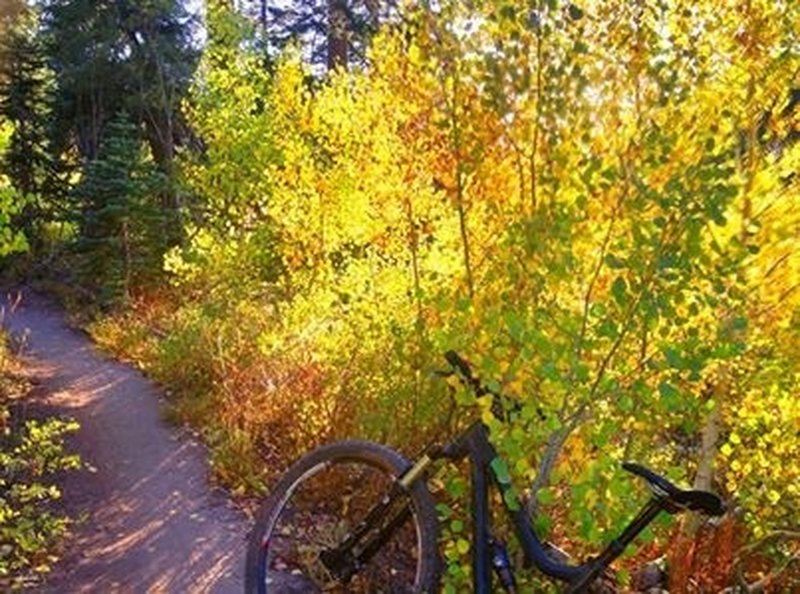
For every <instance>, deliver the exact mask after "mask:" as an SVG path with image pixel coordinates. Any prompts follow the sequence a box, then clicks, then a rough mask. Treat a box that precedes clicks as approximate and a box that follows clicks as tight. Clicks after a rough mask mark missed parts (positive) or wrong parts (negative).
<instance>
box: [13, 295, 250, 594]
mask: <svg viewBox="0 0 800 594" xmlns="http://www.w3.org/2000/svg"><path fill="white" fill-rule="evenodd" d="M23 304H24V305H26V306H23V307H19V308H17V310H16V311H15V313H14V314H13V315H11V316H8V317H7V319H6V324H7V325H8V327H9V329H10V330H11V331H12V332H25V333H26V334H27V336H28V337H29V344H28V345H27V347H26V352H25V355H24V357H25V360H26V361H27V362H28V363H29V372H30V373H31V375H32V376H33V377H34V378H35V380H36V382H37V384H38V385H37V387H36V390H35V392H34V395H33V398H34V401H33V402H32V404H31V406H38V407H40V408H41V409H42V410H43V411H50V412H52V411H58V412H59V413H61V414H67V415H70V416H73V417H75V418H76V419H77V420H78V421H79V422H80V423H81V425H82V428H81V431H80V432H79V433H78V434H77V435H76V436H74V438H72V439H71V442H72V443H73V445H74V446H75V447H76V448H77V449H78V450H79V451H80V452H81V454H82V456H83V458H84V462H85V464H86V467H85V468H84V469H82V470H80V471H79V472H77V473H75V474H73V475H69V476H66V477H65V479H64V480H65V492H66V500H65V506H66V507H67V508H68V511H70V512H71V513H72V514H73V515H75V516H77V517H80V516H84V517H83V519H81V520H79V521H78V522H77V524H76V525H75V526H74V528H73V532H74V536H73V537H72V539H70V541H69V544H68V547H67V551H66V553H65V566H66V567H69V584H70V588H69V591H70V592H92V593H94V592H117V591H118V592H186V591H192V592H215V591H226V590H225V588H226V587H227V588H230V584H232V583H236V580H237V579H238V578H237V574H238V572H239V570H240V567H239V565H240V564H241V562H242V555H243V546H244V538H245V536H246V532H247V530H246V528H245V527H244V523H243V520H242V518H241V516H240V515H239V513H238V512H236V511H234V510H233V508H232V507H231V506H230V504H229V503H228V502H227V500H226V498H225V496H224V495H223V494H222V493H221V492H216V491H212V490H210V488H209V485H208V482H207V478H208V468H207V465H206V463H205V449H204V448H203V447H202V446H200V445H199V444H198V443H197V442H196V441H194V440H192V439H191V438H189V437H188V436H186V435H180V434H179V433H178V432H177V430H175V429H170V428H169V427H168V426H167V425H166V424H165V423H164V421H163V420H162V419H161V415H160V412H159V405H158V393H157V391H156V389H155V388H154V386H153V385H152V384H150V383H149V382H147V381H146V380H145V379H144V378H143V377H142V376H141V375H140V374H139V373H138V372H136V371H134V370H131V369H130V368H127V367H125V366H123V365H120V364H118V363H115V362H113V361H110V360H108V359H105V358H104V357H102V356H100V355H99V354H98V353H97V352H96V351H95V350H94V349H93V348H92V347H91V345H90V343H89V342H88V341H87V339H86V337H85V336H82V335H79V334H77V333H75V332H73V331H72V330H69V329H68V328H67V327H66V326H65V325H64V324H63V320H62V319H61V317H60V316H59V315H57V310H54V309H53V308H52V306H50V305H47V304H46V303H44V302H42V301H40V300H39V298H37V297H36V296H33V295H32V296H30V297H29V298H26V299H25V300H24V301H23ZM40 311H41V312H43V313H44V314H46V315H39V312H40ZM58 580H59V575H58V573H56V575H55V576H54V579H53V586H52V591H53V592H62V591H63V589H62V586H60V585H57V584H59V581H58ZM225 584H228V586H225ZM220 588H222V590H220ZM48 591H50V590H48ZM227 591H230V589H228V590H227Z"/></svg>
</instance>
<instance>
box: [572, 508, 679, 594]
mask: <svg viewBox="0 0 800 594" xmlns="http://www.w3.org/2000/svg"><path fill="white" fill-rule="evenodd" d="M663 510H664V500H663V499H660V498H658V497H652V498H651V499H650V501H648V502H647V503H646V504H645V506H644V507H643V508H642V510H641V511H640V512H639V513H638V514H637V515H636V517H635V518H633V520H631V521H630V523H629V524H628V525H627V526H626V527H625V530H623V531H622V534H620V535H619V536H618V537H617V538H615V539H614V540H612V541H611V542H610V543H608V545H607V546H606V548H605V549H603V552H602V553H600V554H599V555H598V556H597V557H595V558H594V559H592V560H590V561H589V562H587V564H586V565H587V566H588V567H589V570H588V571H587V572H586V573H585V574H584V575H582V576H581V577H580V578H579V579H578V580H577V581H575V582H573V583H571V584H570V585H569V588H567V590H566V591H565V594H577V593H578V592H583V591H584V589H585V588H586V587H587V586H588V585H589V584H591V583H592V582H593V581H594V579H595V578H596V577H597V576H599V575H600V574H601V573H603V571H605V569H606V567H608V566H609V565H611V563H612V562H613V561H614V559H616V558H617V557H619V556H620V555H621V554H622V552H623V551H624V550H625V547H627V546H628V545H629V544H630V543H631V541H632V540H633V539H634V538H636V537H637V536H638V535H639V533H640V532H641V531H642V530H644V529H645V528H647V526H648V524H650V522H652V521H653V519H654V518H655V517H656V516H657V515H658V514H660V513H661V512H662V511H663Z"/></svg>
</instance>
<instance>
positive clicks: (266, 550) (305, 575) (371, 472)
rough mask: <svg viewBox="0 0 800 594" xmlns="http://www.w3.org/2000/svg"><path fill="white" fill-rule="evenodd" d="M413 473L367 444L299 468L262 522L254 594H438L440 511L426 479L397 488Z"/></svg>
mask: <svg viewBox="0 0 800 594" xmlns="http://www.w3.org/2000/svg"><path fill="white" fill-rule="evenodd" d="M408 467H409V463H408V461H407V460H406V459H405V458H403V457H402V456H401V455H400V454H398V453H397V452H395V451H394V450H391V449H389V448H387V447H384V446H381V445H378V444H374V443H370V442H363V441H343V442H339V443H334V444H331V445H328V446H324V447H321V448H319V449H317V450H315V451H313V452H311V453H310V454H308V455H306V456H305V457H303V458H301V459H300V460H299V461H297V462H296V463H295V464H294V465H293V466H291V467H290V468H289V470H288V471H287V472H286V474H285V475H284V476H283V478H281V480H280V481H279V482H278V484H277V485H276V487H275V489H274V490H273V492H272V494H271V495H270V496H269V498H268V499H267V501H266V502H265V503H264V505H263V506H262V508H261V510H260V511H259V513H258V515H257V517H256V524H255V526H254V528H253V530H252V532H251V533H250V539H249V543H248V549H247V568H246V577H245V590H246V592H247V593H248V594H291V593H298V594H299V593H301V592H302V593H303V594H306V593H313V592H334V593H339V592H348V593H350V592H352V593H387V594H388V593H397V594H401V593H427V594H434V593H435V592H436V591H437V587H436V584H437V583H438V578H439V556H438V545H437V541H438V524H437V519H436V511H435V509H434V503H433V498H432V497H431V495H430V493H429V491H428V489H427V487H426V485H425V484H424V482H423V481H418V482H417V483H416V484H414V485H413V486H412V487H411V489H409V490H408V491H404V490H402V489H400V488H399V487H397V486H396V484H395V479H396V478H397V477H398V476H399V475H401V474H402V473H403V472H404V471H405V470H406V469H407V468H408ZM370 512H371V513H370ZM356 537H357V538H356ZM352 541H355V542H352Z"/></svg>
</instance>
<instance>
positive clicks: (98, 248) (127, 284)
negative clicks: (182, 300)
mask: <svg viewBox="0 0 800 594" xmlns="http://www.w3.org/2000/svg"><path fill="white" fill-rule="evenodd" d="M162 180H163V176H161V175H159V173H158V172H157V170H156V168H155V166H154V165H153V163H152V161H148V160H147V159H146V157H145V151H144V150H143V144H142V135H141V130H140V128H139V127H138V126H137V125H136V124H134V123H133V122H132V121H131V118H130V116H129V115H128V114H127V112H124V111H123V112H120V113H119V114H117V115H116V116H115V117H114V118H113V119H112V120H111V122H109V124H108V125H107V127H106V129H105V131H104V139H103V141H102V142H101V144H100V147H99V149H98V156H97V158H96V159H94V160H93V161H91V162H90V163H89V164H88V165H87V167H86V170H85V172H84V177H83V180H82V181H81V183H80V185H79V186H78V187H77V188H76V192H75V196H76V198H77V200H78V203H79V205H80V207H81V211H82V216H81V225H80V238H79V244H78V247H79V250H80V252H81V253H82V255H83V260H82V269H81V276H82V280H83V281H84V282H85V283H86V284H88V285H90V287H91V288H92V289H93V290H94V291H95V294H97V295H99V301H100V302H101V303H102V304H105V305H110V304H113V303H117V302H120V301H122V302H124V301H127V299H128V298H129V297H130V294H131V289H132V287H134V286H139V285H141V284H143V283H145V282H147V281H148V280H152V278H153V276H154V275H158V271H159V270H160V269H161V257H162V255H163V253H164V250H165V238H164V236H163V233H162V225H163V212H162V211H161V209H160V205H159V204H158V203H157V199H154V196H158V192H159V190H160V187H161V184H162Z"/></svg>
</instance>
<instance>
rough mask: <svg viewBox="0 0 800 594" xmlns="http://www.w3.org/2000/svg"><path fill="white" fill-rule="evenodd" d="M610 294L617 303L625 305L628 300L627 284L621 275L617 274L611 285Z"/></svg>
mask: <svg viewBox="0 0 800 594" xmlns="http://www.w3.org/2000/svg"><path fill="white" fill-rule="evenodd" d="M611 295H612V296H613V297H614V301H616V302H617V303H618V304H619V305H625V304H626V303H627V302H628V284H627V283H626V282H625V279H624V278H622V277H621V276H618V277H617V278H616V280H615V281H614V284H612V285H611Z"/></svg>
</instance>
